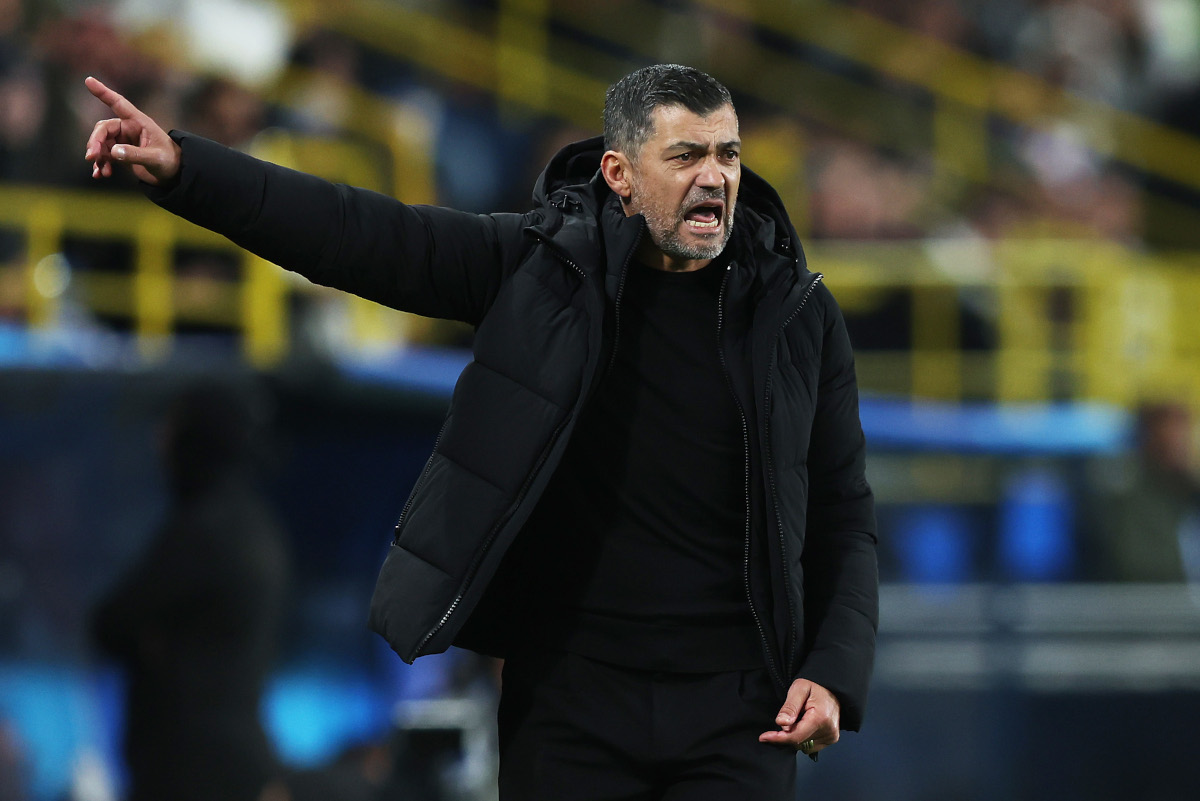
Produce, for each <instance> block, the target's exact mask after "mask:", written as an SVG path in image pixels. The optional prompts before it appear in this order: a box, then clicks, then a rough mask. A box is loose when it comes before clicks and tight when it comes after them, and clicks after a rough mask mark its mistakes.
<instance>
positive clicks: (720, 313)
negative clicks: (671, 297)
mask: <svg viewBox="0 0 1200 801" xmlns="http://www.w3.org/2000/svg"><path fill="white" fill-rule="evenodd" d="M732 269H733V264H732V263H730V264H729V265H728V266H727V267H726V268H725V275H724V276H723V277H722V278H721V291H720V293H719V295H718V298H717V355H718V357H719V358H720V360H721V372H722V373H724V375H725V384H726V386H727V387H728V388H729V394H731V395H732V396H733V402H734V405H736V406H737V410H738V416H739V417H740V418H741V420H742V457H743V466H742V493H743V495H744V496H745V499H746V516H745V520H746V531H745V547H744V549H743V557H742V582H743V584H744V585H745V587H746V602H747V603H748V604H749V605H750V614H751V616H752V617H753V618H754V626H755V628H757V629H758V636H759V638H760V639H761V640H762V644H763V652H764V653H765V654H766V655H767V669H768V670H769V671H770V673H771V676H772V677H773V678H774V679H775V681H777V682H778V683H779V686H781V687H787V684H786V683H785V682H784V680H783V676H782V675H781V674H780V672H779V666H778V665H777V664H776V662H775V655H774V653H773V652H772V651H771V643H770V641H769V640H768V639H767V632H766V629H765V628H763V623H762V617H761V616H760V615H759V614H758V608H757V607H755V605H754V594H753V593H752V592H751V591H750V530H751V527H750V425H749V423H747V421H746V410H745V409H744V408H743V407H742V401H741V399H740V398H738V394H737V391H736V390H735V389H734V387H733V378H732V377H731V376H730V374H729V366H728V365H727V364H726V362H725V348H724V347H723V343H722V340H721V332H722V330H723V328H724V325H725V286H726V285H727V284H728V283H729V273H730V271H732Z"/></svg>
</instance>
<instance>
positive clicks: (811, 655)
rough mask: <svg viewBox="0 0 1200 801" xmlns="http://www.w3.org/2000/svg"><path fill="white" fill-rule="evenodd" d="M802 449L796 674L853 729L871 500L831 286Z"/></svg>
mask: <svg viewBox="0 0 1200 801" xmlns="http://www.w3.org/2000/svg"><path fill="white" fill-rule="evenodd" d="M824 295H825V299H826V300H827V301H828V306H827V314H826V319H825V325H824V342H823V346H822V357H821V377H820V383H819V386H818V389H817V406H816V413H815V415H814V417H813V426H812V434H811V439H810V442H809V449H808V475H809V499H808V523H807V529H806V535H805V544H804V552H803V554H802V555H801V563H802V565H803V567H804V618H805V632H806V635H805V636H806V640H807V643H806V645H807V646H808V647H807V655H806V657H805V659H804V662H803V664H802V665H801V668H800V671H799V676H800V677H802V678H806V679H809V680H810V681H814V682H816V683H817V684H820V685H821V686H822V687H825V688H826V689H828V690H830V691H831V692H833V693H834V695H836V696H837V697H838V701H839V702H840V704H841V726H842V728H843V729H847V730H850V731H857V730H858V729H859V727H860V726H861V725H862V719H863V713H864V710H865V707H866V698H867V686H868V684H869V682H870V677H871V670H872V667H873V665H874V661H875V633H876V631H877V629H878V627H879V571H878V566H877V562H876V554H875V545H876V536H875V504H874V497H873V495H872V494H871V487H870V486H869V485H868V484H867V480H866V475H865V470H866V440H865V438H864V436H863V432H862V425H861V423H860V422H859V416H858V384H857V380H856V379H855V373H854V356H853V353H852V352H851V349H850V338H849V336H848V335H847V333H846V324H845V322H844V320H843V319H842V315H841V312H840V310H839V309H838V308H837V304H836V303H835V302H834V301H833V297H832V296H831V295H829V293H828V291H825V292H824Z"/></svg>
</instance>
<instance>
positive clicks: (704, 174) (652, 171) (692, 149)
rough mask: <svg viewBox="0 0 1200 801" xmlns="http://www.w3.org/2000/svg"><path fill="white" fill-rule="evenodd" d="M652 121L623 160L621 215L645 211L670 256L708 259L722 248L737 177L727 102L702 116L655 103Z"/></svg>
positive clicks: (734, 130)
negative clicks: (625, 199) (625, 193)
mask: <svg viewBox="0 0 1200 801" xmlns="http://www.w3.org/2000/svg"><path fill="white" fill-rule="evenodd" d="M651 118H652V119H653V121H654V133H653V134H652V135H651V137H650V139H649V141H647V142H646V143H645V144H644V145H642V147H641V150H639V151H638V153H637V157H636V158H635V159H631V161H630V165H629V179H630V180H629V189H630V197H629V206H628V213H630V214H642V215H644V216H645V218H646V224H647V227H648V228H649V230H650V237H651V239H652V240H653V241H654V244H655V246H656V247H657V248H658V249H659V250H661V251H662V252H663V254H664V255H665V256H667V258H668V259H669V260H672V261H675V262H685V263H686V262H692V261H700V260H703V261H705V262H707V260H709V259H713V258H716V257H717V256H718V255H720V253H721V251H722V250H724V249H725V243H726V242H728V241H729V235H730V233H731V232H732V230H733V209H734V204H735V203H736V201H737V191H738V184H739V182H740V181H741V177H742V165H741V148H742V143H741V140H740V139H739V138H738V120H737V114H735V113H734V110H733V107H732V106H724V107H722V108H719V109H717V110H716V111H714V112H712V113H711V114H709V115H707V116H704V117H701V116H699V115H698V114H695V113H694V112H691V111H688V110H687V109H685V108H683V107H682V106H659V107H658V108H656V109H655V110H654V112H653V114H652V116H651ZM690 266H692V267H694V266H696V265H690ZM699 266H703V265H699ZM676 268H683V269H687V268H688V265H685V264H680V265H677V267H676Z"/></svg>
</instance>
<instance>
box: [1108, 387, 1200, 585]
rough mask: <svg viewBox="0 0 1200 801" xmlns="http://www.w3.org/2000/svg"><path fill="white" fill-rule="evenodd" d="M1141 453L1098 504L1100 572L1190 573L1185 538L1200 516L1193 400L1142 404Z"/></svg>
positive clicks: (1132, 575) (1123, 576)
mask: <svg viewBox="0 0 1200 801" xmlns="http://www.w3.org/2000/svg"><path fill="white" fill-rule="evenodd" d="M1136 456H1137V460H1136V462H1135V463H1134V464H1132V465H1131V466H1130V469H1129V471H1128V472H1127V473H1126V474H1125V475H1123V476H1121V477H1119V479H1118V480H1117V481H1114V482H1113V485H1112V486H1111V488H1110V489H1109V490H1108V491H1107V492H1106V493H1105V494H1104V497H1102V498H1101V500H1100V503H1099V504H1098V505H1097V508H1096V517H1095V519H1094V520H1093V521H1092V523H1091V526H1090V528H1091V529H1092V530H1093V531H1094V533H1095V535H1096V539H1095V541H1094V542H1093V543H1092V546H1091V547H1092V548H1093V549H1094V552H1095V553H1094V561H1095V566H1094V572H1095V578H1099V579H1103V580H1111V581H1154V582H1160V581H1183V580H1184V579H1185V578H1186V573H1185V569H1184V559H1183V551H1182V546H1183V545H1184V544H1185V541H1187V540H1189V539H1190V537H1191V536H1192V529H1194V527H1195V526H1196V524H1197V520H1198V519H1200V481H1198V480H1197V476H1196V472H1195V468H1194V463H1193V459H1192V418H1191V414H1190V413H1189V411H1188V409H1187V407H1185V406H1183V405H1182V404H1178V403H1154V404H1147V405H1144V406H1143V407H1142V408H1141V409H1140V410H1139V412H1138V450H1137V455H1136ZM1186 544H1188V545H1193V543H1191V542H1186Z"/></svg>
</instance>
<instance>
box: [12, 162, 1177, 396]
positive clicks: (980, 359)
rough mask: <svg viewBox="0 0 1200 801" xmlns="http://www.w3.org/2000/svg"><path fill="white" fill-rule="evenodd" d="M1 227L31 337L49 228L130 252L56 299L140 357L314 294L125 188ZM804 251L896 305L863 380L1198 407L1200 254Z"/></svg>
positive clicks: (377, 331)
mask: <svg viewBox="0 0 1200 801" xmlns="http://www.w3.org/2000/svg"><path fill="white" fill-rule="evenodd" d="M0 227H3V228H5V229H10V230H13V229H15V230H17V231H19V232H21V233H22V234H23V235H24V237H25V243H26V252H25V254H24V256H23V258H21V259H20V260H19V261H18V262H16V263H15V264H13V265H9V266H7V267H0V269H3V270H8V271H13V270H19V271H20V274H21V276H22V280H21V282H20V283H21V286H22V287H23V295H22V297H21V298H20V299H19V303H18V304H17V305H20V306H23V307H24V309H25V312H26V316H27V318H28V320H29V323H30V325H31V326H32V327H33V328H35V329H37V328H52V327H53V326H54V325H55V324H56V323H57V321H58V313H59V310H58V305H59V303H60V302H61V300H62V298H61V296H60V295H59V294H58V293H57V292H56V291H55V290H54V288H53V287H54V286H55V281H54V280H48V276H50V277H51V278H52V273H53V271H54V270H55V269H56V266H57V260H59V259H60V258H61V257H60V256H58V255H57V254H59V253H60V251H61V249H62V242H63V237H65V236H73V237H84V238H91V239H96V240H103V241H118V242H124V243H127V244H129V245H130V246H131V247H132V250H133V253H134V257H133V266H132V271H131V272H129V273H124V274H115V273H105V272H90V271H87V270H80V271H76V273H75V274H74V277H73V280H74V281H75V282H77V283H76V284H75V285H74V288H73V290H72V292H73V296H74V297H75V298H76V299H77V300H78V301H79V302H81V303H82V304H84V305H85V306H87V307H88V308H89V309H91V310H92V311H94V312H96V313H97V314H100V315H103V316H106V317H118V318H125V319H127V320H129V321H130V328H131V329H132V330H133V331H134V332H136V334H137V337H138V342H139V344H140V349H141V352H142V353H143V355H144V357H145V358H147V359H148V360H153V359H154V358H157V357H158V356H159V355H160V354H162V353H163V352H164V346H165V345H167V344H168V343H169V340H170V337H171V335H172V332H173V331H174V329H175V327H176V325H177V324H178V323H184V322H205V323H210V324H216V325H219V326H223V327H226V328H228V329H229V330H230V331H231V332H232V333H234V334H236V335H239V336H240V337H241V340H242V342H243V345H244V352H245V354H246V358H247V359H248V361H250V362H251V363H253V364H256V365H260V366H267V365H270V364H273V363H275V362H277V361H278V360H279V359H281V358H283V357H284V356H285V355H286V354H287V352H288V349H289V347H290V344H291V342H292V338H291V334H290V332H289V322H288V308H289V302H290V297H291V295H292V294H294V293H295V292H297V291H318V290H315V289H313V288H312V287H311V286H310V285H308V284H307V283H305V282H302V281H299V282H298V281H290V280H289V278H288V276H289V274H287V273H285V272H284V271H282V270H279V269H278V268H276V267H274V266H271V265H269V264H267V263H265V262H263V261H261V260H259V259H256V258H254V257H252V256H249V255H248V254H245V253H244V252H241V251H239V250H237V249H236V248H235V247H234V246H233V245H232V244H230V243H229V242H228V241H226V240H225V239H223V238H222V237H219V236H217V235H215V234H212V233H210V232H207V231H204V230H202V229H199V228H197V227H195V226H193V225H191V224H189V223H185V222H183V221H182V220H180V219H178V218H176V217H174V216H172V215H170V214H168V213H167V212H164V211H162V210H160V209H159V208H157V207H156V206H154V205H153V204H151V203H149V202H148V201H146V200H144V199H142V198H140V197H136V196H132V197H131V196H126V195H113V194H100V193H94V192H83V191H79V190H52V189H45V188H35V187H18V186H0ZM181 246H192V247H201V248H210V249H213V250H217V251H225V252H229V253H236V254H239V256H238V258H239V259H240V260H241V264H242V275H241V277H240V280H236V281H231V282H225V283H220V282H218V283H215V284H214V283H213V282H212V281H209V282H208V283H207V284H206V286H205V287H198V286H197V285H196V282H197V281H203V280H204V279H198V278H196V277H194V276H186V275H184V276H179V275H176V274H175V272H174V267H173V254H174V253H175V251H176V249H177V248H179V247H181ZM808 257H809V263H810V265H811V266H812V267H813V269H816V270H820V271H821V272H823V273H825V275H826V282H827V284H828V285H829V287H830V288H831V289H832V290H833V292H834V294H835V295H836V296H837V297H838V299H839V302H840V303H841V304H842V306H843V308H844V309H845V312H846V315H847V317H848V318H849V319H850V321H851V324H852V326H857V325H861V324H862V323H863V321H864V320H867V319H868V318H869V316H870V315H871V314H872V313H873V312H875V311H876V310H878V309H880V308H882V307H884V306H885V305H886V304H888V303H890V304H891V305H892V307H893V308H894V307H895V306H896V304H897V301H899V303H900V304H901V307H902V308H904V309H905V310H906V313H905V314H904V315H903V316H904V318H905V319H907V323H906V324H905V325H904V326H903V327H899V326H897V325H896V324H895V323H894V322H892V323H887V325H891V326H892V327H891V328H889V329H888V330H886V331H884V334H885V335H886V337H888V338H889V341H894V342H895V343H896V345H894V346H888V347H877V348H873V349H868V348H864V347H859V349H858V360H859V365H860V374H861V376H862V385H863V388H864V389H867V390H875V391H880V392H887V393H892V394H904V395H912V396H915V397H925V398H942V399H948V400H955V399H961V398H979V399H996V400H1003V401H1021V400H1053V399H1090V400H1102V401H1108V402H1113V403H1118V404H1133V403H1136V402H1137V401H1139V400H1141V399H1143V398H1145V397H1164V398H1165V397H1172V398H1191V399H1200V315H1198V314H1196V309H1200V254H1181V255H1177V256H1173V257H1170V258H1163V257H1154V256H1151V255H1149V254H1146V253H1140V252H1136V251H1133V250H1130V249H1128V248H1125V247H1122V246H1119V245H1115V244H1111V243H1104V242H1096V241H1067V240H1052V239H1038V238H1032V237H1031V238H1027V239H1013V240H1006V241H1001V242H988V241H981V240H955V239H945V240H924V241H915V242H903V243H891V242H818V243H814V244H810V245H809V246H808ZM0 285H5V282H0ZM198 289H203V291H196V290H198ZM319 291H320V295H319V297H320V298H321V299H322V301H323V302H332V303H341V304H345V307H344V313H345V314H346V316H347V319H348V329H349V330H348V332H347V340H348V344H347V346H348V347H350V348H353V349H357V350H360V351H371V350H379V349H387V348H394V347H397V346H399V345H400V344H402V343H404V342H406V341H413V340H417V341H420V340H427V339H428V336H429V330H428V328H427V327H426V326H425V324H423V323H420V324H418V323H417V322H416V319H415V318H413V317H411V316H410V315H401V314H399V313H397V312H392V311H389V310H386V309H383V308H381V307H379V306H376V305H375V304H371V303H368V302H366V301H362V300H360V299H357V298H352V297H350V296H347V295H343V294H341V293H332V292H325V291H324V290H319ZM0 305H9V306H11V305H12V303H11V301H10V302H7V303H5V304H0ZM964 316H970V317H971V318H972V320H973V321H974V324H975V325H976V327H978V328H981V329H983V330H984V331H986V332H987V334H986V336H985V339H986V342H984V343H983V345H982V346H981V347H978V348H975V349H968V348H964V347H963V345H964V343H963V342H962V340H961V336H960V332H961V330H962V322H963V320H964Z"/></svg>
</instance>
